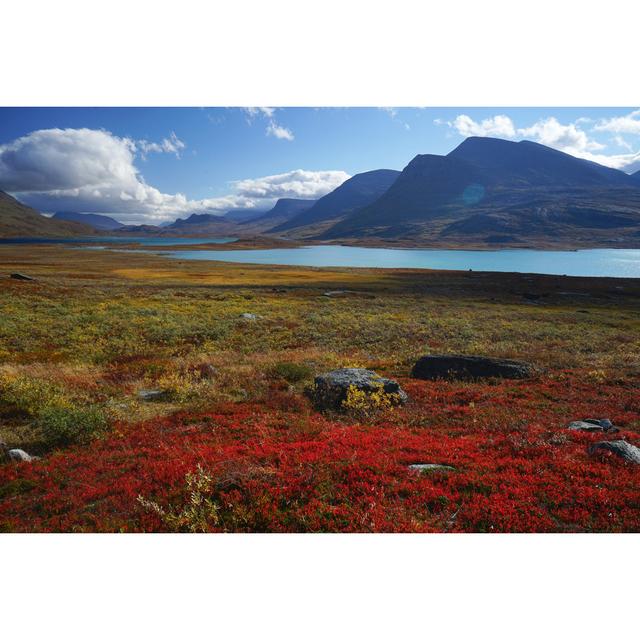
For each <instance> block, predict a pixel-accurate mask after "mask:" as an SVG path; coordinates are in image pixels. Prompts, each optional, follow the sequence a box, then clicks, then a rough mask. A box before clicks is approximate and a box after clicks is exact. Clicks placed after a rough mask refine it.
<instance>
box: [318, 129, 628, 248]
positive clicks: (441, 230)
mask: <svg viewBox="0 0 640 640" xmlns="http://www.w3.org/2000/svg"><path fill="white" fill-rule="evenodd" d="M638 182H639V181H638V179H637V178H636V177H635V176H629V175H627V174H625V173H623V172H622V171H618V170H616V169H609V168H607V167H603V166H601V165H599V164H596V163H594V162H589V161H587V160H581V159H579V158H575V157H574V156H571V155H568V154H565V153H562V152H560V151H556V150H555V149H550V148H548V147H545V146H543V145H540V144H536V143H533V142H528V141H523V142H509V141H505V140H498V139H493V138H468V139H467V140H465V141H464V142H463V143H462V144H461V145H459V146H458V147H457V148H456V149H454V150H453V151H452V152H451V153H449V154H448V155H446V156H437V155H419V156H416V157H415V158H414V159H413V160H412V161H411V162H410V163H409V164H408V165H407V167H406V168H405V169H404V170H403V171H402V173H401V175H400V176H399V177H398V179H397V180H396V181H395V183H394V184H393V185H392V186H391V187H390V188H389V190H388V191H387V192H386V193H385V194H383V195H382V196H381V197H380V198H378V199H377V200H376V201H375V202H373V203H372V204H370V205H369V206H365V207H362V208H360V209H359V210H358V211H355V212H353V213H351V214H350V215H348V216H346V218H345V219H344V220H342V221H340V222H338V223H337V224H335V225H334V226H332V227H331V228H330V229H328V230H326V231H325V232H324V233H321V234H319V236H318V237H320V238H322V239H343V238H384V239H396V240H397V239H410V240H411V241H413V242H416V241H417V242H424V243H436V244H437V243H449V244H459V243H462V244H465V243H490V244H491V243H495V244H528V243H540V242H552V243H553V242H563V243H571V242H578V243H580V242H587V241H589V242H591V244H592V245H596V244H611V243H616V242H627V243H638V241H639V240H640V188H639V186H638Z"/></svg>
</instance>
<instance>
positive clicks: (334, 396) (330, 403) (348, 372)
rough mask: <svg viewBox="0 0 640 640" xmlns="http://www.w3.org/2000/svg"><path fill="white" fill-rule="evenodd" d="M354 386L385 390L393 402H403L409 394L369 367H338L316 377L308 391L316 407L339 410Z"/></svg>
mask: <svg viewBox="0 0 640 640" xmlns="http://www.w3.org/2000/svg"><path fill="white" fill-rule="evenodd" d="M350 387H354V388H355V389H358V390H359V391H364V392H365V393H367V394H373V393H376V392H379V391H380V390H382V391H384V393H385V394H387V396H388V399H389V400H390V401H391V404H396V405H397V404H403V403H405V402H406V401H407V394H406V393H405V392H404V391H403V390H402V388H401V387H400V385H399V384H398V383H397V382H396V381H395V380H390V379H389V378H382V377H380V376H379V375H378V374H377V373H376V372H375V371H370V370H369V369H336V370H335V371H330V372H329V373H325V374H323V375H320V376H317V377H316V378H315V383H314V386H313V387H312V388H311V389H309V390H308V391H307V394H308V395H309V397H310V398H311V400H312V401H313V404H314V406H315V407H316V409H318V410H320V411H323V410H333V411H339V410H341V409H342V403H343V402H344V401H345V400H346V399H347V394H348V392H349V388H350Z"/></svg>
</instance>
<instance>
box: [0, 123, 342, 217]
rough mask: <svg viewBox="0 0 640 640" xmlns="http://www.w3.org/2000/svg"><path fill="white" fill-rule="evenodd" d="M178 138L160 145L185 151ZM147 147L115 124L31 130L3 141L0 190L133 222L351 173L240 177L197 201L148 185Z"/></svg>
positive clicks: (217, 209) (263, 199)
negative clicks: (226, 190) (141, 164)
mask: <svg viewBox="0 0 640 640" xmlns="http://www.w3.org/2000/svg"><path fill="white" fill-rule="evenodd" d="M179 143H181V141H180V140H179V139H178V138H177V136H175V135H173V136H171V137H169V138H167V139H166V140H163V141H162V142H161V143H158V144H159V146H160V148H161V149H162V151H160V152H163V153H179V152H180V150H181V149H183V148H184V146H181V144H184V143H181V144H179ZM147 152H157V151H156V150H155V149H151V150H149V149H147ZM142 153H144V150H143V148H142V146H141V145H140V141H134V140H131V139H129V138H121V137H118V136H116V135H114V134H112V133H110V132H109V131H103V130H95V129H43V130H39V131H33V132H31V133H29V134H28V135H26V136H22V137H21V138H18V139H16V140H14V141H13V142H10V143H8V144H4V145H0V189H2V190H3V191H8V192H10V193H12V194H13V195H16V196H17V197H18V198H19V199H20V200H21V201H23V202H25V203H26V204H28V205H30V206H32V207H35V208H36V209H39V210H41V211H45V212H52V211H58V210H69V211H79V212H83V213H105V214H111V215H114V216H115V217H116V218H118V219H119V220H121V221H123V222H127V223H131V224H137V223H150V224H155V223H158V222H162V221H165V220H171V219H173V218H175V217H176V216H180V215H185V214H189V213H195V212H197V213H212V214H216V215H222V214H223V213H224V212H226V211H228V210H229V209H235V208H251V207H257V206H264V205H265V204H266V205H268V204H270V203H271V202H272V201H273V200H275V199H276V198H279V197H284V196H290V197H303V198H306V197H308V198H315V197H319V196H320V195H324V194H325V193H327V192H328V191H331V190H332V189H334V188H335V187H337V186H339V184H341V183H342V182H343V181H344V180H346V179H347V178H348V177H349V175H348V174H346V173H344V172H342V171H292V172H290V173H288V174H281V175H279V176H267V177H265V178H255V179H251V180H243V181H239V182H237V183H235V184H234V185H232V188H231V189H230V191H231V193H230V194H228V195H224V196H221V197H217V198H205V199H201V200H191V199H189V198H187V197H186V196H185V195H184V194H181V193H175V194H168V193H163V192H161V191H160V190H159V189H156V188H155V187H153V186H151V185H149V184H147V183H146V182H145V180H144V178H143V176H142V175H141V174H140V172H139V170H138V169H137V167H136V166H135V160H136V157H137V154H139V155H141V154H142Z"/></svg>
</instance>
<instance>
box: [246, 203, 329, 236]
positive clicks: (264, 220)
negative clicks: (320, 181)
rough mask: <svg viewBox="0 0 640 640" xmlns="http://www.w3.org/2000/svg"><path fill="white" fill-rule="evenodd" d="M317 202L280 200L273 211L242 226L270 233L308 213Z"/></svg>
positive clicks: (247, 221)
mask: <svg viewBox="0 0 640 640" xmlns="http://www.w3.org/2000/svg"><path fill="white" fill-rule="evenodd" d="M316 202H317V200H301V199H298V198H280V199H279V200H278V201H277V202H276V203H275V205H274V206H273V208H272V209H270V210H269V211H267V212H266V213H264V214H262V215H261V216H259V217H258V218H253V219H250V220H245V221H243V222H241V223H240V224H241V225H242V226H243V227H245V228H249V227H250V228H251V229H252V230H254V231H255V232H258V231H268V230H270V229H273V228H274V227H277V226H279V225H282V224H284V223H285V222H288V221H289V220H291V219H292V218H294V217H295V216H297V215H299V214H301V213H303V212H304V211H308V210H309V209H310V208H311V207H312V206H313V205H314V204H315V203H316Z"/></svg>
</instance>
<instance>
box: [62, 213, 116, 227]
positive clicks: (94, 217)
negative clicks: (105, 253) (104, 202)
mask: <svg viewBox="0 0 640 640" xmlns="http://www.w3.org/2000/svg"><path fill="white" fill-rule="evenodd" d="M53 219H54V220H66V221H68V222H80V223H82V224H87V225H89V226H90V227H93V228H94V229H96V230H97V231H113V230H114V229H121V228H122V227H124V226H125V225H123V224H122V223H121V222H118V221H117V220H114V219H113V218H110V217H109V216H102V215H98V214H96V213H75V212H73V211H58V212H57V213H54V214H53Z"/></svg>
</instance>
